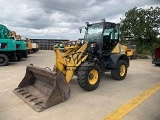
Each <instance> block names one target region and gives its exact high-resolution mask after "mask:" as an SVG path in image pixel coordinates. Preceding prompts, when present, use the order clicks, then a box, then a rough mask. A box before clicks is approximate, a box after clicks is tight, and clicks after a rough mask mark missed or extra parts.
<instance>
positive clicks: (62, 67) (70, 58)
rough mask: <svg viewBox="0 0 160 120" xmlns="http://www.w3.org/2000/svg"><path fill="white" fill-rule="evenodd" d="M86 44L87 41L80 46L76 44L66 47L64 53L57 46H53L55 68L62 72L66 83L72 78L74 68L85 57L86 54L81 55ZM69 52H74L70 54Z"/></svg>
mask: <svg viewBox="0 0 160 120" xmlns="http://www.w3.org/2000/svg"><path fill="white" fill-rule="evenodd" d="M87 45H88V43H87V42H86V43H85V44H84V45H82V46H81V47H80V48H79V47H78V46H74V47H70V48H67V49H68V50H67V52H66V53H64V54H63V53H62V52H60V51H59V49H58V48H54V51H55V54H56V64H55V70H58V71H61V72H63V73H64V74H65V76H66V81H67V82H68V83H69V82H70V80H71V79H72V77H73V74H74V72H75V70H76V68H77V67H78V66H79V65H81V63H82V62H84V61H85V60H86V59H87V57H88V55H87V54H86V55H85V56H83V57H82V54H83V53H84V51H85V50H86V48H87ZM77 48H78V49H77ZM71 53H72V54H73V53H74V54H73V55H72V54H71Z"/></svg>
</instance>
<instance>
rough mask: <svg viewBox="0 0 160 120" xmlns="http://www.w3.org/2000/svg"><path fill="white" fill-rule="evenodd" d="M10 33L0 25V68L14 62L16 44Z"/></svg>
mask: <svg viewBox="0 0 160 120" xmlns="http://www.w3.org/2000/svg"><path fill="white" fill-rule="evenodd" d="M10 35H11V31H10V30H9V29H8V28H7V27H6V26H4V25H2V24H0V66H5V65H8V64H9V61H13V60H16V42H15V40H13V39H11V37H10Z"/></svg>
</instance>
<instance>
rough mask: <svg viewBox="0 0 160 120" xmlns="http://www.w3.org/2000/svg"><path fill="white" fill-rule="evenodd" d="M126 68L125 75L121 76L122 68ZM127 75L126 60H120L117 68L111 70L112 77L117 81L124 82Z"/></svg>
mask: <svg viewBox="0 0 160 120" xmlns="http://www.w3.org/2000/svg"><path fill="white" fill-rule="evenodd" d="M122 66H123V67H124V69H125V70H124V73H123V74H122V75H121V67H122ZM126 74H127V63H126V61H124V60H119V61H118V63H117V67H116V68H114V69H112V70H111V77H112V78H113V79H115V80H124V78H125V77H126Z"/></svg>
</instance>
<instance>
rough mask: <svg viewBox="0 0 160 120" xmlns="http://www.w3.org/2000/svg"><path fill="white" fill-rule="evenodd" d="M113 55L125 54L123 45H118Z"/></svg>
mask: <svg viewBox="0 0 160 120" xmlns="http://www.w3.org/2000/svg"><path fill="white" fill-rule="evenodd" d="M111 53H120V54H125V50H124V48H123V46H122V45H121V44H119V43H118V44H117V45H116V46H115V48H114V49H113V51H112V52H111Z"/></svg>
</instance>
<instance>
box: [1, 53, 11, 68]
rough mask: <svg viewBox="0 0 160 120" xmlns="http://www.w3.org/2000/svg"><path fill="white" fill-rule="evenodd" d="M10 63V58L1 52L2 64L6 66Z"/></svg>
mask: <svg viewBox="0 0 160 120" xmlns="http://www.w3.org/2000/svg"><path fill="white" fill-rule="evenodd" d="M8 64H9V58H8V56H7V55H4V54H0V66H5V65H8Z"/></svg>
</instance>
